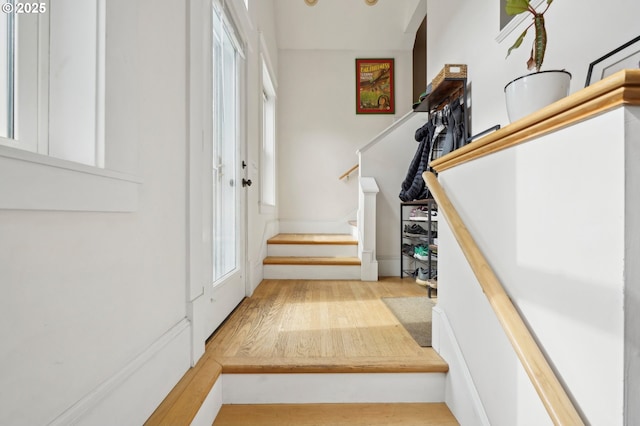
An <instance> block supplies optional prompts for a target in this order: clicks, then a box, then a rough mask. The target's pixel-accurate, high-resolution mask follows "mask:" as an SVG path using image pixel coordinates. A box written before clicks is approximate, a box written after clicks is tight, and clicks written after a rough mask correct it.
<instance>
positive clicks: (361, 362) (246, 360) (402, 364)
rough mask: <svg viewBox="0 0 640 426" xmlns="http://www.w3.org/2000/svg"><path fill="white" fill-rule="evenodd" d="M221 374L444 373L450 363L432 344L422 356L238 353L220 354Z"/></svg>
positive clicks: (218, 359)
mask: <svg viewBox="0 0 640 426" xmlns="http://www.w3.org/2000/svg"><path fill="white" fill-rule="evenodd" d="M216 360H217V361H218V362H219V363H220V364H222V372H223V373H224V374H306V373H327V374H333V373H446V372H448V371H449V365H448V364H447V363H446V362H445V361H444V360H443V359H442V358H440V356H439V355H438V354H437V352H436V351H434V350H433V349H432V348H423V349H422V351H421V356H393V357H349V356H342V357H300V358H288V357H273V358H258V357H238V356H228V357H226V356H220V355H218V356H217V357H216Z"/></svg>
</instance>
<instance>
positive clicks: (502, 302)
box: [422, 172, 584, 426]
mask: <svg viewBox="0 0 640 426" xmlns="http://www.w3.org/2000/svg"><path fill="white" fill-rule="evenodd" d="M422 177H423V179H424V181H425V182H426V184H427V187H428V188H429V190H430V191H431V194H433V198H434V199H435V200H436V203H437V204H438V211H440V213H442V215H443V216H444V218H445V219H446V220H447V222H448V223H449V226H450V227H451V231H452V232H453V235H454V236H455V238H456V240H457V241H458V244H459V245H460V247H461V249H462V252H463V253H464V255H465V257H466V258H467V261H468V262H469V265H470V266H471V269H472V270H473V273H474V274H475V276H476V278H477V279H478V281H479V283H480V286H481V287H482V290H483V292H484V293H485V295H486V296H487V299H488V300H489V303H490V304H491V307H492V308H493V310H494V312H495V314H496V316H497V317H498V320H499V321H500V324H501V325H502V328H503V329H504V331H505V333H506V334H507V337H508V339H509V341H510V342H511V345H512V346H513V348H514V349H515V351H516V354H517V355H518V358H519V359H520V362H521V363H522V366H523V367H524V369H525V371H526V372H527V375H528V376H529V379H530V380H531V382H532V383H533V386H534V388H535V389H536V392H537V393H538V396H539V397H540V399H541V400H542V403H543V404H544V407H545V409H546V410H547V413H549V416H550V417H551V420H552V421H553V423H554V424H555V425H570V426H578V425H584V422H583V420H582V418H581V417H580V414H579V413H578V411H577V410H576V408H575V406H574V405H573V403H572V401H571V399H570V398H569V396H568V395H567V392H566V391H565V389H564V388H563V386H562V384H561V383H560V381H559V380H558V378H557V377H556V375H555V373H554V372H553V370H552V369H551V366H550V365H549V363H548V361H547V359H546V357H545V356H544V354H543V353H542V351H541V350H540V347H539V346H538V344H537V343H536V341H535V340H534V338H533V336H532V335H531V332H530V331H529V329H528V328H527V326H526V324H525V323H524V321H523V320H522V317H521V316H520V314H519V312H518V310H517V309H516V308H515V306H514V305H513V302H512V301H511V299H510V298H509V296H508V295H507V293H506V291H505V290H504V288H503V286H502V284H501V283H500V281H499V280H498V277H497V276H496V275H495V273H494V272H493V269H492V268H491V266H490V265H489V263H488V262H487V260H486V259H485V257H484V256H483V254H482V252H481V251H480V248H479V247H478V246H477V245H476V243H475V241H474V240H473V237H472V236H471V234H470V233H469V230H468V229H467V227H466V226H465V225H464V223H463V222H462V219H461V218H460V216H459V215H458V212H457V211H456V209H455V207H454V206H453V204H451V201H450V200H449V197H448V196H447V194H446V193H445V192H444V189H443V188H442V186H441V185H440V183H439V182H438V179H437V178H436V176H435V175H434V174H433V173H431V172H424V173H423V174H422Z"/></svg>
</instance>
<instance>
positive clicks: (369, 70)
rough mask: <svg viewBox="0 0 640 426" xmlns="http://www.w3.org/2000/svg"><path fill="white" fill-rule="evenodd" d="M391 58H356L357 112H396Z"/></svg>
mask: <svg viewBox="0 0 640 426" xmlns="http://www.w3.org/2000/svg"><path fill="white" fill-rule="evenodd" d="M394 98H395V94H394V69H393V58H391V59H360V58H359V59H356V113H357V114H395V110H396V105H395V99H394Z"/></svg>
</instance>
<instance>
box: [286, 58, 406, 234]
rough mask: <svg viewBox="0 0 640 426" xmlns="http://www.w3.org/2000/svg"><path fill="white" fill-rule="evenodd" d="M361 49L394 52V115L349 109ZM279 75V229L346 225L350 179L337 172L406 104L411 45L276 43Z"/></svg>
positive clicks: (354, 196) (352, 192) (352, 197)
mask: <svg viewBox="0 0 640 426" xmlns="http://www.w3.org/2000/svg"><path fill="white" fill-rule="evenodd" d="M367 57H369V58H395V72H396V74H395V84H396V86H395V87H396V114H394V115H357V114H356V104H355V95H356V80H355V59H356V58H367ZM279 81H280V89H279V91H278V96H279V98H278V155H279V164H278V172H279V175H278V203H279V217H280V227H281V231H289V232H292V231H293V232H321V231H322V230H323V229H331V225H327V224H342V225H343V226H346V221H347V219H355V210H356V209H357V204H358V187H357V185H358V182H357V179H350V180H348V181H344V180H343V181H339V180H338V177H339V176H340V175H342V174H343V173H344V172H346V171H347V170H349V169H350V168H351V167H352V166H353V165H355V164H357V163H358V158H357V156H356V154H355V152H356V150H357V149H359V148H361V147H363V146H364V145H366V144H367V143H368V142H369V141H370V140H371V139H372V138H373V137H375V136H376V135H377V134H378V133H380V132H381V131H382V130H384V129H385V128H387V127H388V126H389V125H391V124H392V123H393V121H394V119H397V118H400V117H402V116H403V115H404V114H405V113H406V112H408V111H409V110H410V109H411V104H412V103H413V102H412V100H411V90H412V88H411V85H412V79H411V52H410V51H380V52H376V51H374V52H370V51H369V52H357V51H347V50H345V51H333V50H332V51H327V50H322V51H320V50H316V51H302V50H281V51H280V52H279ZM408 161H409V160H407V164H408ZM400 183H401V182H398V192H399V189H400ZM325 226H326V228H325ZM343 232H349V231H348V227H346V228H344V230H343Z"/></svg>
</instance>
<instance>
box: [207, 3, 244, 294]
mask: <svg viewBox="0 0 640 426" xmlns="http://www.w3.org/2000/svg"><path fill="white" fill-rule="evenodd" d="M213 21H214V25H213V27H214V34H213V36H214V37H213V38H214V43H213V50H214V51H213V79H214V81H213V102H214V105H213V115H214V117H213V138H214V141H213V173H212V179H213V213H214V218H213V221H214V223H213V239H212V241H213V278H214V282H215V281H218V280H219V279H220V278H222V277H224V276H225V275H228V274H229V273H231V272H233V271H234V270H235V269H236V266H237V252H238V249H237V237H238V221H237V212H238V194H237V191H238V185H237V184H238V182H237V176H238V168H237V158H236V157H237V147H238V113H237V93H238V91H237V80H238V72H237V71H238V70H237V50H236V48H235V46H234V44H233V42H232V39H231V37H230V35H229V29H228V28H227V26H226V25H225V23H224V21H223V20H222V17H221V15H220V14H219V13H218V12H216V11H215V9H214V19H213Z"/></svg>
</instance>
